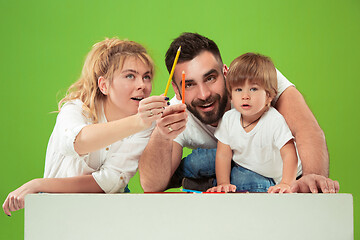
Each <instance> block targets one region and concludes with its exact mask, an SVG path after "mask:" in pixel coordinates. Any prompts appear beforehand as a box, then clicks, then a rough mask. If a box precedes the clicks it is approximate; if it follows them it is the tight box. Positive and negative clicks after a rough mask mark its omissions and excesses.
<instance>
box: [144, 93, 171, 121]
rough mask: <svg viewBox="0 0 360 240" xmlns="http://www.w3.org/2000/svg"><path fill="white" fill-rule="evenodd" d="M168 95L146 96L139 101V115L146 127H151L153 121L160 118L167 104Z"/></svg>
mask: <svg viewBox="0 0 360 240" xmlns="http://www.w3.org/2000/svg"><path fill="white" fill-rule="evenodd" d="M167 100H169V98H168V97H164V96H151V97H148V98H144V99H143V100H141V101H140V103H139V108H138V115H139V116H140V119H141V120H142V121H143V124H144V125H145V126H146V127H150V126H151V124H152V122H154V121H156V120H157V119H159V118H160V117H161V115H162V113H163V111H164V109H165V107H166V106H168V105H167Z"/></svg>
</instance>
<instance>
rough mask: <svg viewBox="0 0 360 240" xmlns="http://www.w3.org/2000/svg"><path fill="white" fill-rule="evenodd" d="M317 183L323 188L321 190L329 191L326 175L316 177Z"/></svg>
mask: <svg viewBox="0 0 360 240" xmlns="http://www.w3.org/2000/svg"><path fill="white" fill-rule="evenodd" d="M316 183H317V186H318V188H319V189H321V192H323V193H329V185H328V182H327V180H326V178H325V177H320V176H318V177H317V178H316Z"/></svg>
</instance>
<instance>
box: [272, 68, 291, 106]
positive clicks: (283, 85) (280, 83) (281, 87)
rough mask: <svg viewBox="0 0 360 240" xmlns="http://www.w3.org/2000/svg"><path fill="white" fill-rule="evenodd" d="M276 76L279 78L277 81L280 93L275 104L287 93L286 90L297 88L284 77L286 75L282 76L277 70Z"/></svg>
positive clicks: (275, 99) (274, 101)
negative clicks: (292, 87)
mask: <svg viewBox="0 0 360 240" xmlns="http://www.w3.org/2000/svg"><path fill="white" fill-rule="evenodd" d="M276 76H277V81H278V89H277V90H278V93H277V95H276V97H275V98H274V100H273V104H275V103H276V102H277V100H278V99H279V97H280V95H281V94H282V93H283V92H284V91H285V89H287V88H288V87H290V86H295V85H294V84H292V83H291V82H290V81H289V80H287V78H286V77H284V75H282V73H281V72H280V71H279V70H277V69H276Z"/></svg>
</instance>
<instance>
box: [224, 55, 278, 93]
mask: <svg viewBox="0 0 360 240" xmlns="http://www.w3.org/2000/svg"><path fill="white" fill-rule="evenodd" d="M226 80H227V83H228V84H227V85H228V91H229V93H230V96H231V91H232V88H234V87H236V86H239V85H243V84H245V81H246V80H248V81H249V82H256V83H257V84H259V85H260V86H261V87H263V88H264V89H265V91H266V93H267V94H268V96H269V97H270V98H271V99H273V98H274V97H275V96H276V94H277V77H276V69H275V66H274V64H273V62H272V61H271V59H270V58H269V57H266V56H264V55H261V54H256V53H245V54H243V55H241V56H239V57H237V58H235V59H234V60H233V61H232V62H231V64H230V67H229V71H228V72H227V75H226Z"/></svg>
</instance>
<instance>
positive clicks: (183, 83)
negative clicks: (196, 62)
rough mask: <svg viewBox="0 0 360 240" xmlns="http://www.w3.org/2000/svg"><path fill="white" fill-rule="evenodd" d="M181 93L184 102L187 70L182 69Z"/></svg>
mask: <svg viewBox="0 0 360 240" xmlns="http://www.w3.org/2000/svg"><path fill="white" fill-rule="evenodd" d="M181 90H182V91H181V95H182V103H183V104H184V103H185V71H182V82H181Z"/></svg>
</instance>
